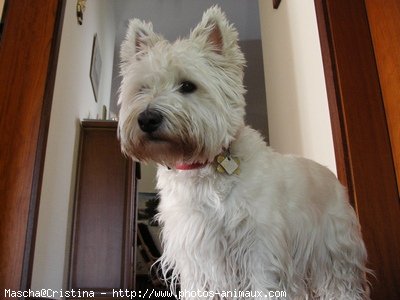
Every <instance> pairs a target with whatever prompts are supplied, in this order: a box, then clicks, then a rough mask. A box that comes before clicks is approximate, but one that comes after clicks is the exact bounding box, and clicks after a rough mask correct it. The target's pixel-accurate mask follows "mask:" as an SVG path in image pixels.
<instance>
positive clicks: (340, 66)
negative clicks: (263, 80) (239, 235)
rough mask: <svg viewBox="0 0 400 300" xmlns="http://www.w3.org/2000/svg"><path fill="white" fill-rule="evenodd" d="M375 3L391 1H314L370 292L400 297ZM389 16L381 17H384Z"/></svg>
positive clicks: (399, 247) (340, 159)
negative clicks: (372, 274) (374, 33)
mask: <svg viewBox="0 0 400 300" xmlns="http://www.w3.org/2000/svg"><path fill="white" fill-rule="evenodd" d="M368 2H370V3H371V7H372V6H373V5H372V2H374V5H375V6H379V7H381V8H382V7H383V6H384V4H383V3H382V1H373V0H371V1H364V0H352V1H348V0H315V5H316V11H317V19H318V27H319V33H320V40H321V50H322V56H323V61H324V69H325V79H326V85H327V92H328V101H329V108H330V114H331V123H332V131H333V136H334V144H335V153H336V162H337V166H338V175H339V178H340V180H341V181H342V182H343V183H344V184H345V185H346V186H347V187H348V190H349V194H350V197H351V199H352V202H353V205H354V206H355V208H356V210H357V214H358V216H359V219H360V223H361V226H362V232H363V236H364V240H365V243H366V246H367V250H368V255H369V267H370V268H371V269H373V271H374V272H375V275H376V278H372V277H371V278H369V279H370V281H371V284H372V293H371V298H372V299H374V300H377V299H382V300H383V299H384V300H395V299H400V208H399V193H398V188H397V181H396V173H395V167H394V162H393V156H392V147H391V142H390V137H389V134H388V127H387V119H386V113H387V112H385V106H384V100H386V99H385V97H386V93H385V91H384V90H381V86H382V87H383V88H384V82H383V81H380V78H381V79H382V78H383V75H386V73H385V72H387V71H385V70H382V74H378V71H377V64H378V66H379V65H380V64H381V62H382V56H381V55H379V51H376V52H374V49H373V46H372V45H373V41H372V39H371V32H370V27H371V28H372V29H373V27H374V26H373V24H372V23H370V22H369V19H368V15H367V9H366V6H365V3H367V4H368ZM388 2H393V3H394V2H397V3H398V1H397V0H393V1H388ZM393 3H392V4H393ZM385 6H386V3H385ZM397 7H398V5H397ZM389 9H390V8H389ZM383 16H384V14H382V15H376V19H375V20H374V22H380V21H385V20H383V18H384V17H383ZM386 21H388V20H386ZM375 25H376V24H375ZM397 28H399V27H398V26H397ZM379 34H380V35H385V34H386V32H385V31H383V32H379ZM398 44H399V43H397V45H398ZM374 45H375V44H374ZM399 50H400V49H397V50H396V51H397V60H398V57H399ZM375 58H376V59H377V61H376V60H375ZM397 63H398V62H397ZM397 71H398V70H397ZM379 75H382V76H379ZM399 84H400V82H397V84H396V86H397V90H398V89H399V87H400V85H399ZM396 101H397V103H398V101H399V99H396Z"/></svg>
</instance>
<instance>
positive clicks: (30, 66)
mask: <svg viewBox="0 0 400 300" xmlns="http://www.w3.org/2000/svg"><path fill="white" fill-rule="evenodd" d="M6 9H7V10H6V12H5V14H4V20H3V21H4V25H3V28H2V36H1V40H0V86H1V88H0V128H1V134H0V174H1V175H0V195H1V196H0V197H1V199H0V290H1V291H2V293H3V291H4V290H5V289H12V290H21V289H22V290H26V287H27V282H28V281H29V278H28V277H29V276H27V275H28V274H29V272H28V269H29V267H30V264H31V256H30V254H31V249H32V241H34V232H35V231H34V228H35V216H36V213H35V211H36V209H37V208H38V205H37V202H36V200H37V199H39V197H38V196H39V195H38V193H39V192H40V182H41V174H42V171H43V161H44V149H46V138H47V132H46V130H47V127H48V123H49V117H50V107H51V99H52V91H53V84H54V77H55V66H56V62H57V60H56V59H57V49H58V47H57V45H58V43H59V33H60V32H61V31H60V28H61V26H60V25H61V23H62V15H63V13H62V10H63V1H57V0H51V1H48V0H36V1H31V0H19V1H11V0H8V1H6Z"/></svg>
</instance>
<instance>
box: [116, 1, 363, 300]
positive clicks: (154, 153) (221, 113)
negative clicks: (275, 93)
mask: <svg viewBox="0 0 400 300" xmlns="http://www.w3.org/2000/svg"><path fill="white" fill-rule="evenodd" d="M237 38H238V35H237V32H236V30H235V29H234V28H233V26H232V25H230V24H229V23H228V22H227V20H226V18H225V15H224V14H223V13H222V12H221V11H220V9H219V8H218V7H212V8H211V9H209V10H208V11H207V12H206V13H205V14H204V16H203V19H202V21H201V23H200V24H199V25H198V26H197V27H196V28H195V29H194V30H193V31H192V32H191V34H190V36H189V38H187V39H181V40H178V41H176V42H174V43H172V44H171V43H169V42H167V41H166V40H164V39H163V38H162V37H161V36H160V35H157V34H155V33H154V32H153V29H152V25H151V24H150V23H144V22H141V21H139V20H137V19H135V20H133V21H131V22H130V26H129V29H128V33H127V37H126V40H125V42H124V43H123V45H122V50H121V57H122V65H121V73H122V76H123V81H122V85H121V93H120V104H121V110H120V122H119V129H120V130H119V133H120V139H121V145H122V149H123V151H124V152H125V153H127V154H128V155H130V156H131V157H132V158H134V159H136V160H140V161H148V160H153V161H156V162H157V163H159V169H158V188H159V189H160V195H161V203H160V206H159V215H158V219H159V221H160V222H161V224H162V226H163V229H162V239H163V254H162V257H161V259H160V265H161V268H162V270H163V273H164V275H166V276H168V277H169V278H168V280H169V281H170V282H172V288H173V287H174V285H175V284H176V283H178V282H179V283H180V287H181V289H182V290H183V291H197V290H203V291H212V292H222V291H235V290H236V291H261V292H263V293H265V294H266V293H267V292H268V291H276V290H284V291H286V292H287V297H286V299H352V300H360V299H368V298H369V296H368V285H367V281H366V277H365V273H366V272H367V271H368V270H367V269H366V267H365V263H366V256H367V255H366V250H365V247H364V243H363V241H362V238H361V234H360V228H359V224H358V221H357V217H356V215H355V212H354V210H353V209H352V207H351V206H350V205H349V203H348V200H347V196H346V192H345V190H344V188H343V187H342V186H341V185H340V183H339V182H338V181H337V179H336V178H335V176H334V175H333V174H332V173H331V172H330V171H329V170H328V169H326V168H325V167H322V166H321V165H319V164H317V163H315V162H312V161H310V160H306V159H303V158H299V157H294V156H285V155H280V154H278V153H276V152H274V151H272V150H271V149H270V148H269V147H267V146H266V144H265V142H264V141H263V139H262V138H261V136H260V135H259V134H258V133H257V132H256V131H255V130H253V129H251V128H249V127H247V126H245V125H244V107H245V102H244V96H243V95H244V92H245V90H244V88H243V84H242V80H243V67H244V63H245V61H244V57H243V54H242V52H241V51H240V49H239V47H238V44H237ZM228 151H229V153H228ZM221 153H225V155H226V156H228V158H229V159H232V158H233V157H236V158H238V159H239V161H240V162H239V164H240V173H238V174H236V173H234V174H232V175H229V174H227V173H225V174H222V173H220V172H217V170H216V163H215V157H216V156H218V155H219V154H221ZM226 153H228V154H226ZM231 157H232V158H231ZM199 298H200V297H199ZM233 298H234V297H233ZM239 298H240V299H243V297H239ZM201 299H204V298H201Z"/></svg>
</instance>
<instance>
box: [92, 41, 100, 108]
mask: <svg viewBox="0 0 400 300" xmlns="http://www.w3.org/2000/svg"><path fill="white" fill-rule="evenodd" d="M101 67H102V61H101V53H100V46H99V41H98V37H97V34H95V35H94V38H93V47H92V58H91V63H90V81H91V82H92V88H93V93H94V99H95V101H96V102H97V101H98V97H99V87H100V78H101Z"/></svg>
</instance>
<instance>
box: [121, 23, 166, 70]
mask: <svg viewBox="0 0 400 300" xmlns="http://www.w3.org/2000/svg"><path fill="white" fill-rule="evenodd" d="M162 39H163V38H162V37H161V36H160V35H158V34H155V33H154V31H153V24H152V23H150V22H149V23H146V22H143V21H141V20H139V19H133V20H130V21H129V26H128V30H127V32H126V36H125V40H124V42H123V43H122V45H121V53H120V56H121V62H122V64H121V69H122V70H124V68H125V66H126V65H127V64H129V62H131V61H132V59H138V57H139V56H140V55H141V54H144V53H146V51H147V50H148V49H149V48H151V47H153V46H154V45H155V44H156V43H157V42H158V41H160V40H162Z"/></svg>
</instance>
